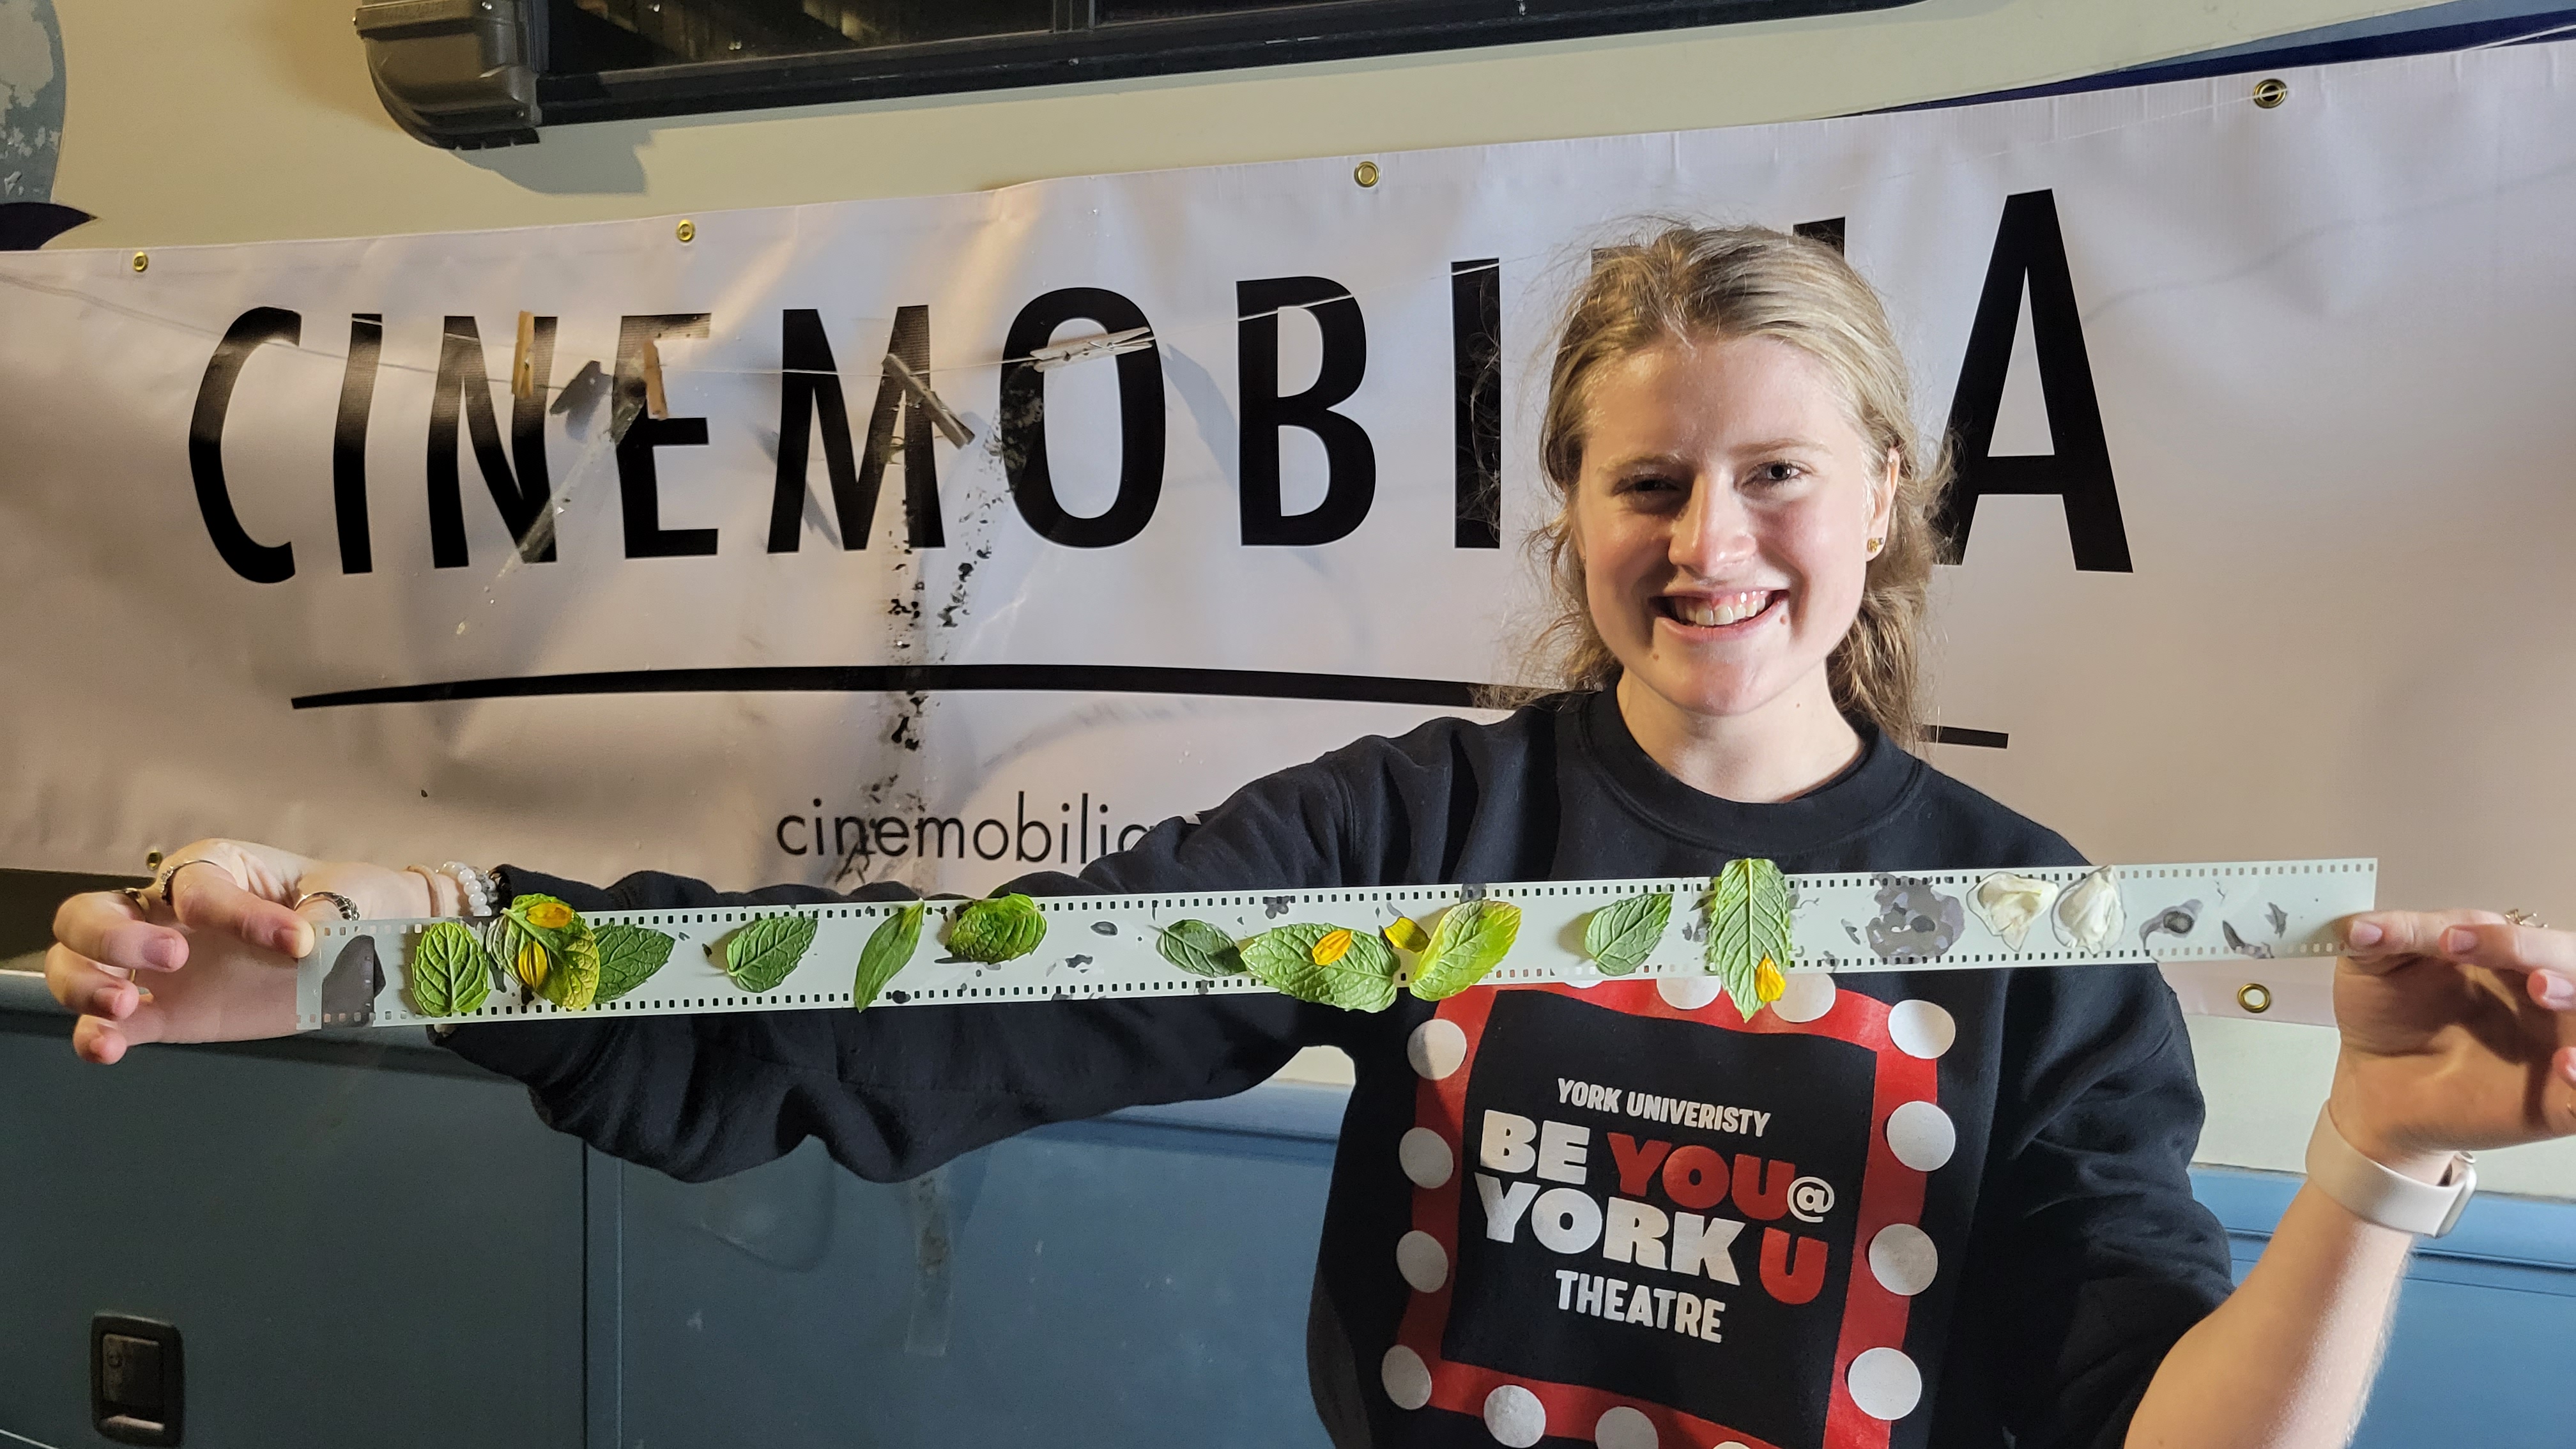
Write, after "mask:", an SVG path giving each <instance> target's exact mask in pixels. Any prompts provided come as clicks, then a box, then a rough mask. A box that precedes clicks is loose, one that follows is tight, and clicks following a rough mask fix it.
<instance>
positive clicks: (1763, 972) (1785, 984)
mask: <svg viewBox="0 0 2576 1449" xmlns="http://www.w3.org/2000/svg"><path fill="white" fill-rule="evenodd" d="M1737 959H1738V960H1741V959H1743V958H1741V957H1738V958H1737ZM1788 990H1789V978H1788V977H1786V976H1783V975H1781V974H1780V968H1779V967H1778V966H1775V965H1773V964H1772V962H1771V958H1770V957H1768V956H1765V957H1763V958H1762V964H1761V965H1759V966H1756V967H1754V968H1753V994H1754V995H1755V996H1757V997H1759V998H1761V999H1762V1000H1763V1001H1765V1002H1772V1001H1777V1000H1779V999H1780V998H1781V997H1782V996H1784V995H1786V994H1787V993H1788Z"/></svg>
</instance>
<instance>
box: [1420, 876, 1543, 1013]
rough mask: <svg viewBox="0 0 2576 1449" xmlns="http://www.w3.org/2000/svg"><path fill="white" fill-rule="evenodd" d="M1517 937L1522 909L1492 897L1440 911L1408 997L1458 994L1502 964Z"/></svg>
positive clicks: (1464, 902)
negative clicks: (1438, 920)
mask: <svg viewBox="0 0 2576 1449" xmlns="http://www.w3.org/2000/svg"><path fill="white" fill-rule="evenodd" d="M1520 933H1521V908H1520V907H1518V906H1516V905H1513V904H1512V903H1511V902H1509V901H1498V900H1492V899H1483V900H1473V901H1460V902H1459V903H1458V904H1456V905H1454V906H1451V907H1450V908H1449V909H1447V910H1445V911H1442V912H1441V913H1440V924H1439V925H1438V926H1437V927H1436V928H1434V929H1433V930H1432V932H1431V944H1430V945H1428V946H1425V947H1424V948H1423V949H1422V959H1421V960H1420V961H1418V962H1416V963H1414V967H1413V986H1412V989H1413V994H1414V995H1416V996H1419V997H1421V998H1422V999H1423V1000H1425V1001H1439V1000H1442V999H1443V998H1446V997H1451V996H1455V995H1457V994H1458V993H1459V992H1461V991H1464V990H1466V989H1467V988H1468V987H1470V986H1473V985H1475V984H1476V983H1477V982H1479V981H1482V980H1483V979H1485V973H1486V972H1488V971H1491V970H1493V969H1494V968H1495V967H1497V966H1499V965H1501V964H1503V955H1504V953H1505V952H1508V951H1509V950H1511V949H1512V942H1513V941H1514V940H1515V939H1516V938H1518V937H1519V935H1520Z"/></svg>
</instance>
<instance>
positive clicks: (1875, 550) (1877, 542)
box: [1868, 538, 1887, 558]
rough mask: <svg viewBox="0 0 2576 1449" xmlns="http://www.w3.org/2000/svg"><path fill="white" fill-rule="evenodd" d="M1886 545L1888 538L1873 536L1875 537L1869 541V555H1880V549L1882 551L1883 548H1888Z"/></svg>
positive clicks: (1873, 556)
mask: <svg viewBox="0 0 2576 1449" xmlns="http://www.w3.org/2000/svg"><path fill="white" fill-rule="evenodd" d="M1886 547H1887V540H1886V539H1883V538H1873V539H1871V540H1870V541H1869V554H1868V556H1869V557H1871V558H1876V557H1878V555H1879V551H1880V550H1881V549H1884V548H1886Z"/></svg>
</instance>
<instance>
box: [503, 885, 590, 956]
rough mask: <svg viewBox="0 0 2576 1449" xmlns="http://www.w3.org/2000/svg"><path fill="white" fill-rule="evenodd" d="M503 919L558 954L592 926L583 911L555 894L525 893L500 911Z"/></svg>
mask: <svg viewBox="0 0 2576 1449" xmlns="http://www.w3.org/2000/svg"><path fill="white" fill-rule="evenodd" d="M500 918H501V919H502V920H505V921H508V922H509V923H510V924H512V925H514V926H516V927H518V928H519V929H520V930H521V931H523V932H525V933H527V934H528V935H530V936H533V937H535V938H536V939H537V940H538V941H539V942H541V943H543V944H544V946H545V948H546V949H547V950H548V951H550V952H553V953H555V954H557V955H560V954H562V952H563V949H564V946H565V945H566V944H567V943H568V942H570V941H571V940H572V938H573V937H574V936H577V935H580V934H582V933H583V932H586V931H588V930H589V929H590V925H589V923H588V922H586V921H584V920H582V918H581V912H579V911H576V910H574V909H573V908H572V906H571V904H570V903H568V902H566V901H563V900H560V899H558V898H556V897H554V896H541V895H524V896H520V897H518V898H517V899H515V900H513V901H511V902H510V904H509V907H508V909H506V910H504V911H502V912H501V917H500Z"/></svg>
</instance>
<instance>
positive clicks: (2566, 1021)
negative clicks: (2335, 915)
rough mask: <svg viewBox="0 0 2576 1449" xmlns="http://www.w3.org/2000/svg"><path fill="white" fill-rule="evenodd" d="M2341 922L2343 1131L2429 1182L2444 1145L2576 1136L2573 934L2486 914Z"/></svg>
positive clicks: (2337, 1115) (2472, 1147)
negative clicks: (2342, 940)
mask: <svg viewBox="0 0 2576 1449" xmlns="http://www.w3.org/2000/svg"><path fill="white" fill-rule="evenodd" d="M2343 927H2344V941H2345V951H2346V954H2345V956H2344V958H2343V959H2342V960H2340V961H2338V962H2336V963H2335V983H2334V1005H2335V1020H2336V1022H2337V1023H2338V1025H2339V1026H2340V1027H2341V1029H2342V1031H2343V1052H2342V1055H2341V1056H2340V1057H2339V1058H2338V1059H2337V1061H2336V1063H2335V1079H2334V1092H2333V1096H2332V1098H2331V1101H2330V1105H2331V1110H2332V1112H2333V1115H2334V1122H2335V1128H2336V1130H2337V1131H2339V1132H2341V1133H2342V1134H2343V1136H2344V1138H2345V1140H2346V1141H2349V1142H2350V1143H2352V1145H2353V1146H2355V1147H2357V1148H2359V1149H2361V1151H2363V1152H2364V1153H2366V1154H2368V1155H2369V1156H2371V1157H2374V1158H2376V1159H2378V1160H2379V1161H2380V1162H2382V1163H2385V1164H2387V1165H2388V1166H2389V1167H2392V1168H2395V1169H2396V1170H2398V1171H2400V1172H2407V1173H2411V1174H2412V1175H2415V1176H2418V1177H2422V1178H2425V1179H2427V1180H2432V1179H2435V1178H2438V1177H2439V1175H2440V1174H2441V1172H2442V1170H2443V1169H2444V1167H2445V1166H2447V1164H2448V1163H2449V1160H2450V1155H2451V1154H2452V1153H2453V1152H2458V1151H2478V1150H2481V1149H2484V1148H2490V1147H2505V1146H2510V1145H2512V1144H2514V1143H2518V1142H2534V1141H2538V1140H2540V1139H2543V1138H2548V1137H2564V1136H2568V1135H2570V1134H2576V933H2571V932H2567V931H2553V930H2550V929H2548V928H2546V927H2542V926H2536V925H2533V926H2518V925H2514V924H2512V923H2510V922H2508V921H2507V920H2505V918H2504V917H2502V916H2500V915H2497V914H2496V913H2495V912H2493V911H2374V912H2371V913H2369V914H2367V915H2359V916H2354V917H2351V918H2350V919H2348V920H2346V921H2345V922H2344V923H2343Z"/></svg>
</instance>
